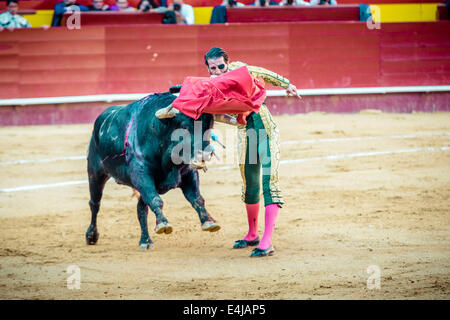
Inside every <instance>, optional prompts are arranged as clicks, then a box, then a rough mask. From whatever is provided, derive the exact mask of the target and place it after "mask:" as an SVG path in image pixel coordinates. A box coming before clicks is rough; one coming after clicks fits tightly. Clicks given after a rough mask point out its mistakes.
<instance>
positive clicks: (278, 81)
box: [228, 61, 290, 89]
mask: <svg viewBox="0 0 450 320" xmlns="http://www.w3.org/2000/svg"><path fill="white" fill-rule="evenodd" d="M242 66H246V67H247V69H248V71H249V72H250V74H251V75H252V76H255V77H261V78H262V79H263V80H264V82H266V83H270V84H272V85H274V86H277V87H282V88H284V89H287V88H288V87H289V84H290V81H289V80H288V79H286V78H285V77H283V76H281V75H279V74H278V73H275V72H273V71H270V70H267V69H264V68H261V67H256V66H249V65H247V64H245V63H243V62H240V61H236V62H231V63H230V64H229V66H228V69H229V70H234V69H237V68H240V67H242Z"/></svg>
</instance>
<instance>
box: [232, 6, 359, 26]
mask: <svg viewBox="0 0 450 320" xmlns="http://www.w3.org/2000/svg"><path fill="white" fill-rule="evenodd" d="M294 21H359V6H358V5H340V6H301V7H286V6H283V7H276V6H271V7H268V8H261V7H258V8H255V7H244V8H227V22H229V23H236V22H294Z"/></svg>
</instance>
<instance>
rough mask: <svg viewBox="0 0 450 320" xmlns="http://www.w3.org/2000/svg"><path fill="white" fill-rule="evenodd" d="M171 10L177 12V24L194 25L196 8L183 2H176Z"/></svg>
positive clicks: (181, 0) (175, 0) (177, 0)
mask: <svg viewBox="0 0 450 320" xmlns="http://www.w3.org/2000/svg"><path fill="white" fill-rule="evenodd" d="M171 10H173V11H174V12H175V16H176V18H177V24H194V22H195V21H194V20H195V17H194V8H192V6H191V5H189V4H186V3H183V0H174V2H173V5H172V6H171Z"/></svg>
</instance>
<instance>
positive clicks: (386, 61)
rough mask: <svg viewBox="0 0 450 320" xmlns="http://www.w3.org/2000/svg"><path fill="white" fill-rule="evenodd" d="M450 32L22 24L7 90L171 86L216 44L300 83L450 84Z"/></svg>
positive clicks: (428, 25) (3, 53)
mask: <svg viewBox="0 0 450 320" xmlns="http://www.w3.org/2000/svg"><path fill="white" fill-rule="evenodd" d="M448 34H450V22H449V21H439V22H420V23H384V24H382V25H381V29H380V30H369V29H368V28H367V26H366V25H365V23H361V22H339V23H331V22H330V23H279V24H233V25H210V26H205V25H203V26H201V25H198V26H173V25H172V26H167V25H148V26H127V27H84V28H83V27H82V28H81V29H80V30H67V29H65V28H51V29H49V30H42V29H18V30H15V31H12V32H9V31H8V32H6V31H4V32H0V98H28V97H47V96H67V95H89V94H104V93H106V94H108V93H145V92H154V91H165V90H167V89H168V88H169V87H170V86H172V85H174V84H179V83H181V82H182V81H183V79H184V78H185V77H186V76H190V75H193V76H206V75H207V73H206V69H205V66H204V64H203V55H204V53H205V52H206V51H207V50H208V49H209V48H210V47H212V46H221V47H223V48H225V49H227V51H228V52H229V54H230V56H231V58H232V60H242V61H245V62H247V63H249V64H253V65H259V66H264V67H266V68H267V69H271V70H273V71H275V72H278V73H280V74H282V75H284V76H286V77H287V78H289V79H290V80H291V81H292V82H293V83H295V84H296V85H297V86H298V87H299V88H343V87H376V86H413V85H448V84H450V50H449V47H450V38H449V37H448ZM270 88H271V87H269V89H270Z"/></svg>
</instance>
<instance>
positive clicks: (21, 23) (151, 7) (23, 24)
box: [0, 0, 337, 31]
mask: <svg viewBox="0 0 450 320" xmlns="http://www.w3.org/2000/svg"><path fill="white" fill-rule="evenodd" d="M312 5H337V2H336V0H282V1H281V2H280V3H278V2H276V1H274V0H255V2H253V3H251V4H249V6H255V7H268V6H312ZM222 6H224V7H245V6H246V5H245V4H243V3H241V2H238V1H236V0H224V1H223V3H222ZM18 10H19V1H18V0H7V11H6V12H5V13H2V14H0V31H2V30H3V29H5V28H7V29H9V30H12V29H15V28H29V27H31V25H30V23H29V22H28V21H27V19H26V18H24V17H22V16H21V15H19V14H18ZM74 11H116V12H157V13H164V19H163V23H167V24H194V8H193V7H192V6H191V5H189V4H187V3H184V2H183V0H174V1H173V4H171V5H167V1H166V0H161V1H160V2H156V1H155V0H141V1H140V2H139V4H138V5H137V6H136V7H133V6H131V5H130V4H129V2H128V0H116V1H115V4H113V5H108V4H106V3H105V1H103V0H92V2H91V5H89V6H84V5H81V4H78V3H77V0H64V1H61V2H59V3H57V4H56V5H55V7H54V16H53V20H52V26H60V25H61V22H62V18H63V15H64V14H65V13H67V12H69V13H71V12H74Z"/></svg>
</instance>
